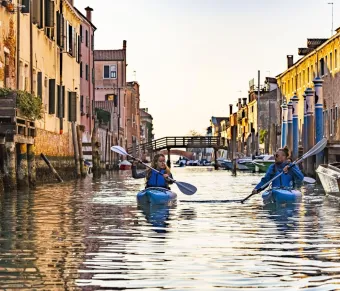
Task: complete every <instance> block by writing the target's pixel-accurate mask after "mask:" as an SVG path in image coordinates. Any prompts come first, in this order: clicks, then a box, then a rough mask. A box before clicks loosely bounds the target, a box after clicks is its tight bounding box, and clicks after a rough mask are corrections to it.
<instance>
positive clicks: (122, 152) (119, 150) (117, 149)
mask: <svg viewBox="0 0 340 291" xmlns="http://www.w3.org/2000/svg"><path fill="white" fill-rule="evenodd" d="M111 151H113V152H115V153H117V154H120V155H122V156H126V155H128V153H127V152H126V151H125V149H124V148H122V147H121V146H112V147H111Z"/></svg>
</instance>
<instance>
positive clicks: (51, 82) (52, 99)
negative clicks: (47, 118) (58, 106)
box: [48, 79, 55, 114]
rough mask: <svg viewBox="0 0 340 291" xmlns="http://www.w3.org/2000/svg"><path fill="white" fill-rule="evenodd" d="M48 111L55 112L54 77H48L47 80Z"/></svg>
mask: <svg viewBox="0 0 340 291" xmlns="http://www.w3.org/2000/svg"><path fill="white" fill-rule="evenodd" d="M48 91H49V94H48V113H49V114H54V113H55V79H49V82H48Z"/></svg>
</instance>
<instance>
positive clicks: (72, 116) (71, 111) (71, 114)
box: [68, 92, 77, 122]
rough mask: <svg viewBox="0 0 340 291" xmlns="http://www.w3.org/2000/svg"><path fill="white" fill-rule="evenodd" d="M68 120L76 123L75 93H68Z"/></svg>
mask: <svg viewBox="0 0 340 291" xmlns="http://www.w3.org/2000/svg"><path fill="white" fill-rule="evenodd" d="M68 120H69V121H71V122H76V121H77V95H76V92H68Z"/></svg>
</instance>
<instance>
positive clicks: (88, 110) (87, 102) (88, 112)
mask: <svg viewBox="0 0 340 291" xmlns="http://www.w3.org/2000/svg"><path fill="white" fill-rule="evenodd" d="M86 114H90V98H89V97H86Z"/></svg>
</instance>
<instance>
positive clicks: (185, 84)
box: [74, 0, 340, 138]
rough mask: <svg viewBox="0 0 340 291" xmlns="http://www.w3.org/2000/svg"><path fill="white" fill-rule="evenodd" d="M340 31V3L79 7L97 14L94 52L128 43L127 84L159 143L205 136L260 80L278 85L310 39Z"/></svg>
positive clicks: (145, 1) (160, 0) (134, 0)
mask: <svg viewBox="0 0 340 291" xmlns="http://www.w3.org/2000/svg"><path fill="white" fill-rule="evenodd" d="M330 2H333V3H334V4H333V11H334V12H333V13H334V17H333V19H334V20H333V23H334V24H333V29H334V30H335V29H336V28H338V27H339V26H340V0H331V1H327V0H326V1H324V0H285V1H282V0H119V1H118V0H96V1H93V0H75V1H74V5H75V6H76V7H77V8H78V10H80V11H81V12H83V14H84V15H85V10H84V8H85V7H87V6H90V7H92V8H93V9H94V11H93V14H92V22H93V24H94V25H95V26H96V27H97V31H96V32H95V49H121V48H122V43H123V40H127V63H128V69H127V81H138V83H139V84H140V107H141V108H148V110H149V113H150V114H151V115H152V116H153V122H154V134H155V138H162V137H166V136H183V135H188V134H189V133H190V131H191V130H195V131H197V132H199V133H201V134H203V135H204V134H205V133H206V128H207V127H208V126H209V125H210V119H211V116H217V117H222V116H229V104H234V110H235V109H236V106H235V105H236V103H237V99H238V98H240V97H247V92H248V89H249V81H250V80H251V79H253V78H254V79H255V82H256V84H257V74H258V70H260V72H261V77H260V80H261V83H263V82H264V79H265V77H268V76H270V77H275V76H277V75H278V74H280V73H282V72H284V71H285V70H286V68H287V55H294V61H296V60H298V59H299V58H300V56H298V55H297V52H298V48H299V47H306V46H307V38H328V37H330V36H331V31H332V5H330V4H328V3H330Z"/></svg>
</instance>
